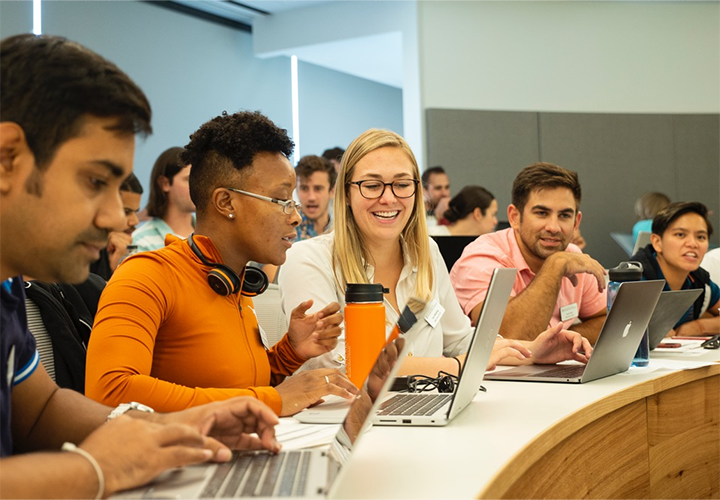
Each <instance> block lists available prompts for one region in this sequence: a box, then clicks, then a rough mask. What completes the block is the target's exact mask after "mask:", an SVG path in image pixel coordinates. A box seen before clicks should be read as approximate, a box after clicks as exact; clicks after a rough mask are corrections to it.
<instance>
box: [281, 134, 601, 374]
mask: <svg viewBox="0 0 720 500" xmlns="http://www.w3.org/2000/svg"><path fill="white" fill-rule="evenodd" d="M419 181H420V172H419V169H418V165H417V162H416V160H415V156H414V154H413V152H412V151H411V149H410V147H409V146H408V145H407V143H406V142H405V140H404V139H403V138H402V137H400V136H399V135H397V134H395V133H394V132H390V131H387V130H378V129H371V130H368V131H367V132H365V133H363V134H361V135H360V136H359V137H358V138H357V139H355V140H354V141H353V142H352V144H350V146H349V147H348V149H347V151H346V152H345V154H344V155H343V158H342V163H341V165H340V171H339V173H338V181H337V185H338V188H337V189H336V194H335V207H334V208H335V210H334V212H335V224H334V231H333V232H332V233H330V234H325V235H322V236H318V237H316V238H313V239H310V240H306V241H302V242H299V243H296V244H295V245H294V246H293V248H292V249H290V251H288V255H287V261H286V263H285V265H284V266H283V268H282V269H281V271H280V279H279V283H280V289H281V292H282V302H283V307H284V310H285V313H286V315H287V316H288V317H290V316H291V312H290V311H291V310H292V309H293V308H294V307H296V306H297V305H298V303H300V302H301V301H302V300H304V299H306V298H307V296H308V294H309V296H310V297H311V298H312V299H314V300H315V302H316V303H319V304H324V303H327V302H328V301H337V302H338V303H340V304H341V305H344V304H345V297H344V293H345V292H344V291H345V287H346V285H347V284H348V283H381V284H382V285H383V287H385V288H387V289H388V293H387V294H385V300H384V302H385V323H386V329H387V331H388V333H389V331H390V330H391V329H392V327H393V326H394V325H395V323H397V320H398V318H399V311H401V310H402V308H403V307H405V305H406V304H407V303H408V302H409V301H410V299H412V298H417V299H421V300H423V301H425V302H427V303H428V306H427V312H429V311H433V312H434V313H435V315H436V316H437V318H438V320H437V321H432V320H430V321H421V322H419V323H418V325H417V326H416V327H415V333H414V335H413V337H412V339H408V340H409V341H410V343H411V346H410V356H409V357H408V358H407V359H406V360H404V362H403V366H402V368H401V373H405V374H408V373H425V374H429V375H432V376H435V374H436V373H437V372H438V371H440V370H443V371H446V372H449V373H457V372H458V361H460V362H463V360H464V356H465V351H466V350H467V347H468V343H469V341H470V335H471V333H472V327H471V325H470V320H469V318H468V317H467V316H466V315H465V314H464V313H463V312H462V310H461V309H460V305H459V304H458V300H457V297H456V296H455V293H454V291H453V289H452V287H451V285H450V279H449V276H448V272H447V268H446V267H445V264H444V261H443V260H442V256H441V255H440V252H439V250H438V247H437V245H436V244H435V243H434V242H433V241H432V240H430V238H429V236H428V233H427V227H426V221H425V209H424V202H423V198H422V196H420V195H419V192H418V184H419ZM311 310H312V309H311ZM562 335H565V334H564V333H563V334H562ZM572 337H573V335H572V334H570V337H567V339H571V338H572ZM576 337H579V336H577V335H576ZM543 338H546V337H543ZM564 338H565V337H564ZM542 342H544V340H540V341H538V344H537V347H539V345H540V344H542ZM557 345H558V346H561V347H558V348H557V349H551V351H554V353H553V355H557V354H558V353H561V354H560V357H561V358H562V359H567V357H566V356H568V357H572V353H570V351H569V350H568V351H563V349H564V348H565V347H567V346H568V345H569V346H572V341H571V342H569V343H563V342H558V344H557ZM532 347H533V350H535V349H534V348H535V347H536V346H535V345H533V346H532ZM588 348H589V345H588ZM535 352H541V349H538V350H537V351H535ZM546 352H547V351H546ZM508 356H512V357H514V358H515V359H516V361H517V359H518V358H519V359H525V357H526V356H528V357H529V356H530V352H529V350H528V348H527V347H525V345H524V344H523V343H521V342H516V341H508V340H504V339H499V340H498V341H497V342H496V345H495V350H494V353H493V356H492V358H491V361H490V364H491V365H494V364H495V363H497V362H498V361H499V360H501V359H507V358H508ZM454 357H457V358H458V359H457V360H456V359H453V358H454ZM344 365H345V349H344V340H341V341H340V342H339V343H338V347H337V348H335V349H334V350H333V351H332V352H331V353H328V354H325V355H323V356H319V357H317V358H314V359H312V360H310V361H309V362H307V363H306V364H305V366H306V367H315V366H325V367H333V368H342V367H344Z"/></svg>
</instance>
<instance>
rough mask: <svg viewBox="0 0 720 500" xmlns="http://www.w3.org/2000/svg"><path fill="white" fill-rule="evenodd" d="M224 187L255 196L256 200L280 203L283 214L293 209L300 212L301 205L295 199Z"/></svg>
mask: <svg viewBox="0 0 720 500" xmlns="http://www.w3.org/2000/svg"><path fill="white" fill-rule="evenodd" d="M225 189H228V190H230V191H233V192H235V193H240V194H244V195H245V196H251V197H253V198H257V199H258V200H265V201H269V202H270V203H275V204H276V205H280V206H281V207H283V213H284V214H285V215H290V214H292V213H293V210H297V211H298V213H300V210H301V209H302V205H300V204H299V203H296V202H295V200H278V199H277V198H269V197H267V196H263V195H261V194H255V193H251V192H249V191H243V190H242V189H235V188H231V187H226V188H225Z"/></svg>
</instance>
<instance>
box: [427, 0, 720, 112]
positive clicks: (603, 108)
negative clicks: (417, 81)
mask: <svg viewBox="0 0 720 500" xmlns="http://www.w3.org/2000/svg"><path fill="white" fill-rule="evenodd" d="M418 17H419V25H420V34H421V36H420V38H421V40H422V45H421V54H420V60H421V81H422V84H421V88H422V100H423V106H424V108H459V109H484V110H507V111H513V110H517V111H566V112H611V113H613V112H621V113H656V112H657V113H659V112H667V113H717V112H720V35H719V33H720V4H719V3H718V2H690V1H688V2H664V1H662V2H649V1H644V2H613V1H602V2H479V1H442V2H433V1H423V2H420V4H419V15H418Z"/></svg>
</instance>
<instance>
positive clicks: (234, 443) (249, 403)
mask: <svg viewBox="0 0 720 500" xmlns="http://www.w3.org/2000/svg"><path fill="white" fill-rule="evenodd" d="M155 415H157V417H156V418H155V421H158V422H161V423H178V424H186V425H189V426H191V427H193V428H194V429H196V430H197V431H199V432H200V433H202V434H203V435H207V436H210V437H211V438H210V439H208V440H207V441H206V443H205V445H206V446H207V447H208V448H209V449H210V450H212V452H213V459H214V460H215V461H217V462H225V461H227V460H229V459H230V451H229V450H228V447H229V448H231V449H234V450H259V449H266V450H269V451H271V452H273V453H277V452H278V451H280V445H279V444H278V442H277V441H276V440H275V425H277V423H278V419H277V417H276V416H275V413H274V412H273V411H272V410H271V409H270V408H269V407H268V406H267V405H265V404H264V403H262V402H261V401H258V400H257V399H255V398H250V397H236V398H232V399H227V400H225V401H217V402H214V403H209V404H205V405H202V406H196V407H194V408H189V409H187V410H183V411H179V412H175V413H165V414H155ZM255 434H256V435H257V436H256V435H255ZM213 438H214V439H213ZM216 440H217V441H216Z"/></svg>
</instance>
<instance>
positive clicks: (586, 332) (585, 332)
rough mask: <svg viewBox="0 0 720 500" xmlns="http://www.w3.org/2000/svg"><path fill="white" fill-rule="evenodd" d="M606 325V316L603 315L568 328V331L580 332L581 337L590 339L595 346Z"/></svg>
mask: <svg viewBox="0 0 720 500" xmlns="http://www.w3.org/2000/svg"><path fill="white" fill-rule="evenodd" d="M604 323H605V316H604V315H603V316H598V317H597V318H590V319H586V320H584V321H583V322H582V323H578V324H576V325H572V326H571V327H570V328H568V330H572V331H574V332H578V333H579V334H580V335H582V336H583V337H585V338H586V339H588V341H589V342H590V343H591V344H592V345H595V343H596V342H597V339H598V336H599V335H600V330H601V329H602V327H603V324H604Z"/></svg>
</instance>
